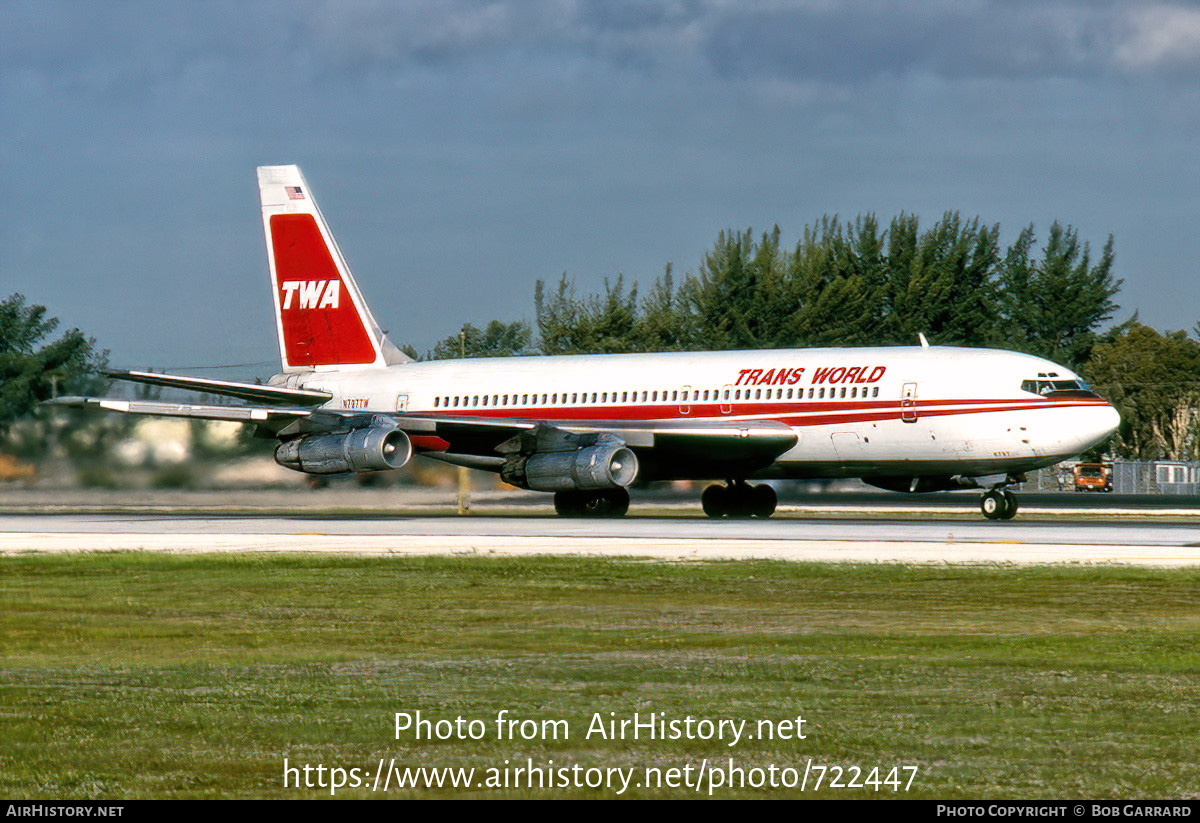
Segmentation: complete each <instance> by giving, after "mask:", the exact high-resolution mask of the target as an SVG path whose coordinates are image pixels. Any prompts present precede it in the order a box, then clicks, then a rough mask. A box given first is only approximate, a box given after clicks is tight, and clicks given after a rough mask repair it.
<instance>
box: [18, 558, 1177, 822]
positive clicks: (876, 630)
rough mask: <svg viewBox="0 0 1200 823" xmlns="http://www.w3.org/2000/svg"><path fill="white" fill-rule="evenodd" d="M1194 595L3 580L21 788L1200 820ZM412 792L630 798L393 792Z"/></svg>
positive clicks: (51, 565) (659, 575)
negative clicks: (707, 724)
mask: <svg viewBox="0 0 1200 823" xmlns="http://www.w3.org/2000/svg"><path fill="white" fill-rule="evenodd" d="M1198 584H1200V570H1182V571H1159V570H1137V569H1115V568H1104V569H1100V568H1021V569H1017V568H970V567H962V568H958V567H936V568H934V567H898V566H851V565H804V564H783V563H767V562H727V563H718V562H708V563H679V564H671V563H646V562H637V561H619V560H603V559H581V558H548V557H543V558H531V559H524V558H522V559H487V558H479V557H471V558H406V559H369V558H329V557H323V556H322V557H317V556H298V555H297V556H269V557H268V556H225V555H220V556H218V555H212V556H199V557H171V556H162V555H150V554H80V555H74V556H24V557H9V558H3V559H0V595H2V607H3V608H2V611H0V637H2V638H3V641H2V642H3V652H4V654H3V666H2V668H0V795H4V796H8V797H12V798H76V797H98V798H118V799H119V798H134V797H304V796H310V795H311V796H328V795H329V793H328V791H327V790H326V791H324V792H322V791H320V790H315V789H314V790H307V789H303V790H298V789H295V788H284V786H283V760H284V758H285V757H286V758H288V760H289V764H290V765H293V766H294V765H297V764H298V763H299V764H303V763H310V764H312V765H314V766H315V765H316V764H318V763H322V764H325V765H326V766H331V765H336V766H342V767H344V768H347V769H349V768H352V767H357V768H361V769H364V770H366V771H368V772H371V773H373V772H374V771H375V770H376V766H377V764H378V761H379V759H380V758H381V757H382V758H384V759H385V760H390V759H392V758H395V759H396V763H397V765H400V764H403V765H409V766H418V765H428V766H464V767H472V766H473V767H476V768H478V769H485V768H488V767H490V766H496V767H499V766H503V765H504V761H505V759H509V760H510V761H512V763H511V764H510V765H514V766H515V765H517V764H518V763H520V764H524V762H525V759H526V758H533V760H534V761H535V764H539V765H544V764H545V762H546V761H547V760H553V761H554V763H555V765H556V766H570V765H573V764H581V765H583V766H585V767H590V766H600V767H611V766H619V767H622V768H630V767H636V768H638V769H639V770H640V769H641V768H642V767H644V766H647V765H658V766H662V767H663V768H668V767H671V766H675V767H679V768H682V767H684V766H685V765H687V764H698V763H699V762H700V761H701V760H703V759H704V758H708V759H709V761H710V762H712V761H714V760H715V761H718V762H721V763H725V762H726V761H727V759H728V758H730V757H732V758H734V760H735V761H736V762H737V764H738V765H739V766H741V767H742V768H746V769H749V768H751V767H753V766H766V765H767V764H775V765H777V766H779V767H781V768H782V767H784V766H795V765H797V764H799V766H800V768H801V771H803V767H804V764H805V762H806V761H808V760H809V759H811V760H812V761H813V762H814V763H822V764H830V765H843V766H852V765H857V766H860V767H865V769H864V772H866V771H869V769H870V768H871V767H872V766H881V767H883V773H884V774H886V773H887V771H888V770H889V769H890V768H891V767H893V766H897V765H899V766H905V765H911V766H918V767H919V768H920V771H919V773H918V775H917V777H916V779H915V780H914V781H913V784H912V790H911V791H910V792H909V793H908V795H907V796H917V797H939V798H951V797H960V798H978V797H1005V798H1010V797H1029V798H1035V797H1081V798H1082V797H1181V796H1190V797H1196V796H1197V791H1198V787H1200V760H1198V758H1197V757H1196V755H1195V752H1196V749H1197V741H1200V713H1198V712H1197V710H1196V709H1197V706H1200V649H1198V648H1197V643H1196V638H1197V637H1198V636H1200V585H1198ZM501 709H507V710H509V712H510V713H511V714H510V716H511V717H513V718H518V719H520V718H534V719H551V720H556V719H564V720H567V721H568V723H569V727H570V732H571V737H570V739H568V740H558V741H554V740H534V741H528V742H526V741H519V742H512V741H508V740H497V739H496V738H495V734H494V729H495V727H494V718H495V716H496V714H497V712H498V711H500V710H501ZM416 710H420V711H421V712H422V714H423V715H424V716H425V717H427V718H431V719H438V718H448V719H453V718H455V717H457V716H462V717H464V718H467V719H471V718H478V719H480V720H484V721H486V722H487V724H488V726H487V735H486V737H485V738H484V739H483V740H479V741H460V740H450V741H415V740H414V739H413V738H412V736H411V735H410V734H407V733H406V734H404V735H403V736H402V738H401V739H399V740H396V739H395V735H394V730H393V717H394V714H395V713H396V712H405V711H407V712H412V711H416ZM610 711H611V712H616V714H617V716H618V718H622V717H628V716H630V715H631V714H632V713H633V712H635V711H637V712H641V713H643V714H645V713H647V712H651V711H654V712H660V713H665V714H666V715H667V716H668V717H669V718H672V719H682V718H684V717H686V716H688V715H692V716H694V717H697V718H711V719H714V720H718V719H722V718H730V719H734V720H738V719H746V720H748V721H751V725H753V722H754V721H757V720H759V719H770V720H783V719H787V718H794V717H795V716H796V715H803V717H804V718H805V721H806V726H805V731H806V732H807V733H808V738H807V739H806V740H798V741H791V740H789V741H773V742H772V741H766V740H750V741H742V742H741V743H740V744H739V745H737V746H736V747H732V748H731V747H729V746H727V745H725V744H724V743H722V742H718V741H711V742H704V741H686V740H681V741H661V740H659V741H648V740H645V739H642V740H639V741H634V740H624V741H604V740H597V739H592V740H585V739H583V734H584V732H585V731H586V729H587V727H588V723H589V720H590V718H591V717H592V714H593V713H594V712H601V713H602V716H603V717H606V718H607V717H608V712H610ZM905 779H907V776H905ZM692 793H693V792H692V790H690V789H674V790H667V789H663V790H653V791H651V790H648V789H641V790H639V789H636V788H631V789H630V791H628V792H627V793H626V796H629V795H632V796H656V797H665V796H673V795H679V796H691V795H692ZM777 793H778V794H780V795H783V796H788V795H795V794H797V792H795V791H789V790H782V789H781V790H778V792H777ZM717 794H718V795H719V796H722V797H733V796H750V797H761V796H767V795H770V794H772V792H771V791H769V790H766V789H752V788H747V789H744V790H734V791H730V790H721V791H719V792H718V793H717ZM808 794H812V792H811V787H810V790H809V792H808ZM410 795H418V796H484V797H494V796H518V797H524V796H551V797H568V796H579V797H596V796H601V797H604V796H612V795H613V793H612V792H608V791H605V790H593V789H586V788H584V789H559V788H555V789H543V790H532V791H531V790H528V789H508V790H487V789H482V790H472V791H471V792H465V791H461V790H458V791H456V790H451V789H442V790H440V791H436V790H435V791H409V792H397V791H395V790H394V789H393V790H392V791H391V792H390V793H389V796H410ZM338 796H339V797H341V796H350V797H353V796H371V795H370V793H369V792H367V791H364V790H361V789H360V790H358V791H349V790H343V791H341V792H339V793H338ZM376 796H378V795H376ZM819 796H834V797H855V796H858V797H861V796H876V795H875V792H874V791H872V790H870V789H867V790H834V791H829V790H823V791H822V792H821V793H820V795H819ZM880 796H893V793H892V791H891V790H890V789H887V790H885V791H883V792H880ZM900 796H905V795H904V794H903V793H901V795H900Z"/></svg>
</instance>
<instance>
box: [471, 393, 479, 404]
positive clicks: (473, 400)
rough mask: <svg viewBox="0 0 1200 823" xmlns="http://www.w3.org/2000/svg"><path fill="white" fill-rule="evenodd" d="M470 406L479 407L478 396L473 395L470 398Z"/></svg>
mask: <svg viewBox="0 0 1200 823" xmlns="http://www.w3.org/2000/svg"><path fill="white" fill-rule="evenodd" d="M471 405H472V406H478V405H479V395H474V396H473V397H472V398H471Z"/></svg>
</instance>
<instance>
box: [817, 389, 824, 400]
mask: <svg viewBox="0 0 1200 823" xmlns="http://www.w3.org/2000/svg"><path fill="white" fill-rule="evenodd" d="M817 398H818V399H819V400H824V399H825V387H824V386H822V387H821V391H820V392H819V393H818V394H817Z"/></svg>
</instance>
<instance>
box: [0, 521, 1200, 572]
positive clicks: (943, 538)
mask: <svg viewBox="0 0 1200 823" xmlns="http://www.w3.org/2000/svg"><path fill="white" fill-rule="evenodd" d="M81 551H153V552H168V553H199V552H214V551H215V552H272V553H280V552H321V553H336V554H344V555H373V556H413V555H482V556H488V555H491V556H531V555H547V554H549V555H587V556H605V557H639V558H649V559H657V560H671V561H698V560H748V559H755V560H782V561H805V562H822V563H826V562H855V563H921V564H958V563H967V564H1013V565H1037V564H1103V565H1134V566H1153V567H1179V566H1193V565H1200V524H1196V525H1192V524H1168V523H1120V522H1115V523H1114V522H1093V521H1087V520H1073V521H1070V522H1065V523H1053V522H1045V521H1041V522H1039V521H1035V520H1029V521H1024V522H1022V521H1021V520H1020V519H1018V520H1014V521H1011V522H1007V523H993V522H988V521H984V520H979V521H964V520H951V519H941V520H937V519H930V520H894V519H879V518H875V519H854V518H853V517H844V518H838V519H828V518H826V519H807V518H803V517H794V516H793V517H786V518H778V519H773V520H767V521H710V520H705V519H702V518H680V517H661V518H660V517H633V518H625V519H620V520H573V519H561V518H555V517H486V516H468V517H446V516H440V517H438V516H434V517H428V516H423V517H412V516H391V517H381V516H358V517H356V516H328V515H320V514H307V515H305V514H298V515H293V516H279V515H272V516H263V517H256V516H229V515H211V514H203V515H176V514H162V513H152V514H131V513H87V514H6V515H0V554H4V555H13V554H19V553H24V552H54V553H62V552H81Z"/></svg>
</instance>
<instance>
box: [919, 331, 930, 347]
mask: <svg viewBox="0 0 1200 823" xmlns="http://www.w3.org/2000/svg"><path fill="white" fill-rule="evenodd" d="M917 339H918V340H920V341H921V348H923V349H927V348H929V341H928V340H926V339H925V335H924V334H923V333H921V332H917Z"/></svg>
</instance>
